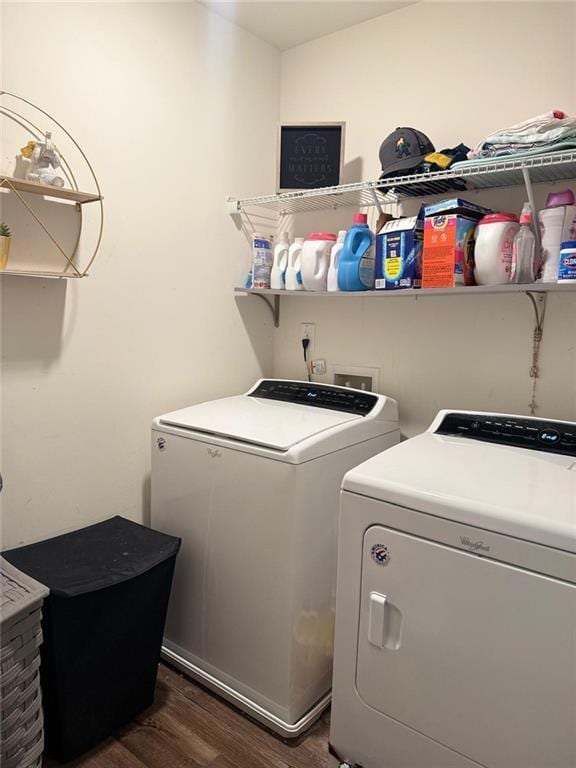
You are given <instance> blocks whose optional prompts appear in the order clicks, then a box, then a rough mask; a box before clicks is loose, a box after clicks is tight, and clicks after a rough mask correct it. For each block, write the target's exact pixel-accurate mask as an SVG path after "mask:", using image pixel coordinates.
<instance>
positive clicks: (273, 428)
mask: <svg viewBox="0 0 576 768" xmlns="http://www.w3.org/2000/svg"><path fill="white" fill-rule="evenodd" d="M359 420H360V421H361V420H362V416H360V415H358V414H354V413H346V412H342V411H333V410H328V409H326V408H317V407H314V406H310V405H301V404H298V403H292V402H283V401H280V400H271V399H262V398H259V397H250V396H246V395H239V396H237V397H227V398H223V399H222V400H212V401H210V402H207V403H200V404H198V405H192V406H190V407H189V408H183V409H182V410H180V411H174V412H173V413H168V414H166V415H164V416H161V417H160V419H159V423H160V425H162V426H168V427H177V428H179V429H185V430H191V431H194V432H201V433H205V434H209V435H216V436H218V437H224V438H229V439H232V440H238V441H241V442H242V443H249V444H252V445H257V446H264V447H266V448H271V449H273V450H276V451H282V452H286V451H289V450H290V448H293V447H294V446H296V445H298V444H299V443H302V442H304V441H305V440H309V439H310V438H313V437H318V438H319V439H320V436H321V435H322V433H324V432H327V431H328V430H332V429H334V428H335V427H339V426H341V425H344V424H348V423H351V422H355V421H359Z"/></svg>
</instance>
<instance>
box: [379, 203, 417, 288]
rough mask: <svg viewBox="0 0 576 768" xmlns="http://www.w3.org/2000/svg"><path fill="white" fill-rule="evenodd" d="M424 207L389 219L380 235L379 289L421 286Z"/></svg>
mask: <svg viewBox="0 0 576 768" xmlns="http://www.w3.org/2000/svg"><path fill="white" fill-rule="evenodd" d="M423 240H424V208H421V209H420V212H419V214H418V215H417V216H408V217H406V218H403V219H395V220H393V221H388V222H387V223H386V224H384V226H383V227H382V229H381V231H380V232H379V233H378V234H377V235H376V281H375V284H374V287H375V288H376V290H377V291H381V290H385V291H390V290H398V289H400V288H420V286H421V284H422V245H423Z"/></svg>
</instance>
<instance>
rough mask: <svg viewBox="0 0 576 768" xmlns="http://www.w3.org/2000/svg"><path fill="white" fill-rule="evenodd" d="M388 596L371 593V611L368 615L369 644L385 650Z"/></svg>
mask: <svg viewBox="0 0 576 768" xmlns="http://www.w3.org/2000/svg"><path fill="white" fill-rule="evenodd" d="M386 599H387V598H386V595H381V594H380V593H379V592H370V610H369V613H368V642H370V643H372V645H376V646H378V648H384V643H385V640H386V626H385V621H386Z"/></svg>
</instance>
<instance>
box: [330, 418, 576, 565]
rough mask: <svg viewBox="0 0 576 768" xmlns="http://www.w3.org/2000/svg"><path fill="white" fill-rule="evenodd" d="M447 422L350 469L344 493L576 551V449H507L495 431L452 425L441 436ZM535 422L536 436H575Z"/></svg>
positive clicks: (560, 427)
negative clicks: (481, 433)
mask: <svg viewBox="0 0 576 768" xmlns="http://www.w3.org/2000/svg"><path fill="white" fill-rule="evenodd" d="M446 415H447V413H446V412H443V413H441V414H439V417H437V419H436V420H435V422H434V424H433V425H432V427H431V428H430V430H429V431H427V432H425V433H424V434H422V435H418V436H417V437H414V438H412V439H410V440H408V441H406V442H404V443H401V444H400V445H397V446H394V447H393V448H390V449H389V450H387V451H385V452H384V453H381V454H379V455H378V456H375V457H374V458H372V459H369V460H368V461H366V462H364V463H363V464H360V465H359V466H358V467H356V468H355V469H353V470H351V471H350V472H349V473H348V474H347V475H346V476H345V478H344V482H343V488H344V490H346V491H351V492H353V493H358V494H362V495H363V496H368V497H371V498H375V499H380V500H382V501H387V502H390V503H392V504H397V505H399V506H403V507H407V508H409V509H413V510H416V511H420V512H424V513H428V514H432V515H435V516H438V517H442V518H446V519H449V520H453V521H455V522H460V523H466V524H470V525H473V526H476V527H479V528H482V529H485V530H490V531H494V532H497V533H503V534H507V535H509V536H514V537H516V538H521V539H524V540H527V541H532V542H535V543H538V544H543V545H547V546H551V547H556V548H559V549H562V550H566V551H569V552H576V442H575V444H574V446H573V447H571V445H570V443H569V442H566V444H565V445H564V449H563V450H562V447H561V446H560V442H563V441H564V440H563V439H562V440H560V439H559V440H558V443H557V445H556V446H551V445H546V444H544V445H542V446H540V447H539V446H536V445H535V446H534V447H533V448H525V447H519V446H518V445H517V443H518V438H517V436H516V435H515V434H514V439H512V438H511V442H512V443H513V444H512V445H510V444H508V442H507V441H506V439H504V438H506V433H505V432H504V434H502V432H503V430H502V429H499V431H500V437H498V436H496V435H495V434H494V430H493V432H492V436H490V435H488V436H487V437H484V438H483V437H481V436H479V437H477V438H476V437H473V436H472V435H469V434H466V433H465V432H464V431H462V432H459V431H457V430H456V429H454V428H453V426H452V425H449V427H450V428H449V429H445V430H443V429H442V423H443V422H444V423H445V417H446ZM459 415H462V414H459ZM468 415H470V416H472V415H471V414H466V416H468ZM474 415H475V416H477V417H478V418H479V419H480V418H481V417H483V418H484V419H486V418H488V417H490V419H493V418H494V417H496V418H498V415H497V414H496V415H493V414H474ZM509 418H510V419H511V418H516V419H522V421H523V422H530V421H531V420H529V419H526V418H525V417H509ZM460 421H462V419H461V420H460ZM534 421H536V422H538V423H537V425H536V426H537V428H538V432H540V431H541V430H546V433H550V434H552V435H554V434H556V433H560V434H561V435H562V436H564V435H565V434H569V435H570V434H571V430H572V429H573V430H574V434H575V435H576V424H573V425H570V424H568V423H566V422H563V423H561V424H560V423H557V422H549V421H546V422H542V420H534ZM470 423H472V422H470ZM481 423H483V422H481ZM492 423H493V422H492ZM543 423H544V425H545V426H542V424H543ZM520 426H521V425H518V426H517V429H518V430H519V429H520ZM536 439H538V438H537V437H536ZM541 439H542V438H541ZM543 439H546V434H545V435H544V438H543ZM567 439H568V440H570V439H571V437H569V438H567Z"/></svg>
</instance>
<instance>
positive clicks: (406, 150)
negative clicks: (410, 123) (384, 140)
mask: <svg viewBox="0 0 576 768" xmlns="http://www.w3.org/2000/svg"><path fill="white" fill-rule="evenodd" d="M410 146H411V145H410V142H409V141H406V139H405V138H404V136H400V138H399V139H398V141H397V142H396V156H397V157H398V159H399V160H401V159H402V158H403V157H409V156H410Z"/></svg>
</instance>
